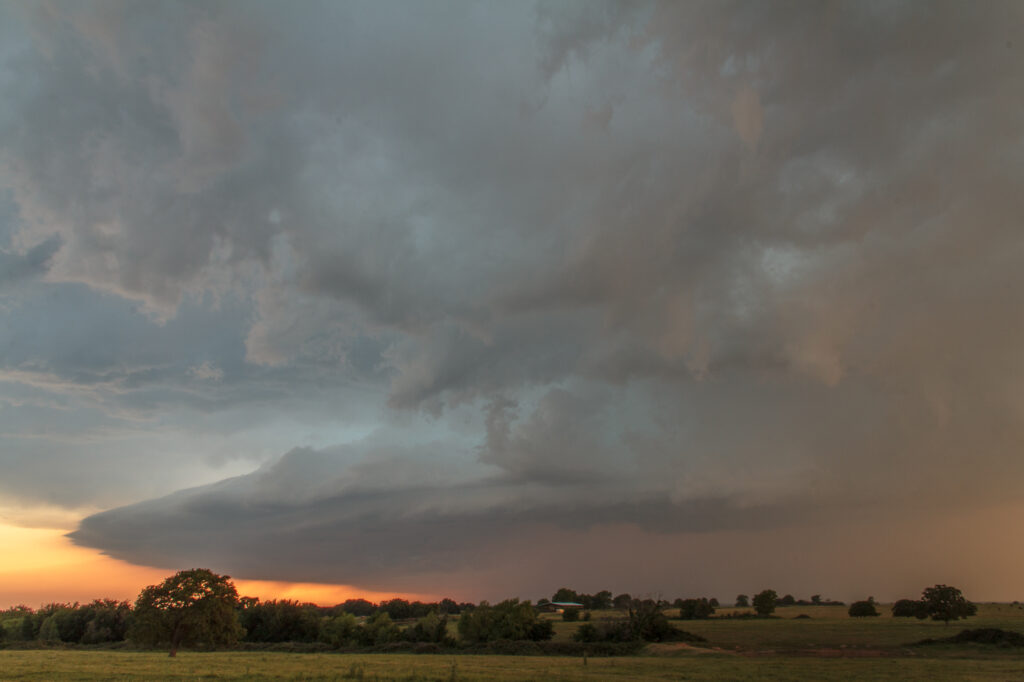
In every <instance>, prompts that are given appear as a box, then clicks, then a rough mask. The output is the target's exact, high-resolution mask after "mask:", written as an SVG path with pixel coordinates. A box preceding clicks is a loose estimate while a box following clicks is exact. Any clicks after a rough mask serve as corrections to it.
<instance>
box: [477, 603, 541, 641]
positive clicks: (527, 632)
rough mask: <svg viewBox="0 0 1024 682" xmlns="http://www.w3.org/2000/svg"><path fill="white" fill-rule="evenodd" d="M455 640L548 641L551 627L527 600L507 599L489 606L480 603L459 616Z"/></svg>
mask: <svg viewBox="0 0 1024 682" xmlns="http://www.w3.org/2000/svg"><path fill="white" fill-rule="evenodd" d="M458 630H459V638H460V639H462V640H463V641H465V642H493V641H495V640H499V639H508V640H533V641H541V640H547V639H551V637H552V636H553V635H554V632H555V630H554V625H552V623H551V621H549V620H542V619H540V618H538V617H537V613H536V612H535V611H534V610H533V606H532V605H531V604H530V602H528V601H524V602H521V601H519V600H518V599H507V600H505V601H503V602H501V603H500V604H496V605H494V606H491V605H489V604H487V602H483V603H481V604H480V606H478V607H476V608H475V609H473V610H471V611H463V612H462V615H461V616H459V625H458Z"/></svg>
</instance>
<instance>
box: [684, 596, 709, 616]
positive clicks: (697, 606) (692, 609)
mask: <svg viewBox="0 0 1024 682" xmlns="http://www.w3.org/2000/svg"><path fill="white" fill-rule="evenodd" d="M714 612H715V607H714V606H712V604H711V602H709V601H708V600H707V599H683V600H682V602H681V603H680V605H679V617H680V618H681V619H683V620H702V619H704V618H710V617H711V616H712V614H714Z"/></svg>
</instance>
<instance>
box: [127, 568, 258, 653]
mask: <svg viewBox="0 0 1024 682" xmlns="http://www.w3.org/2000/svg"><path fill="white" fill-rule="evenodd" d="M237 606H238V591H237V590H236V589H235V585H234V583H232V582H231V579H230V576H226V575H217V574H216V573H213V572H212V571H210V570H207V569H205V568H193V569H191V570H188V571H179V572H178V573H175V574H174V575H172V576H171V577H170V578H168V579H167V580H165V581H163V582H162V583H160V584H159V585H150V586H149V587H147V588H146V589H144V590H143V591H142V593H141V594H140V595H139V598H138V600H137V601H136V602H135V610H134V613H133V617H132V625H131V630H130V631H129V633H128V636H129V638H130V639H132V640H133V641H136V642H139V643H141V644H149V645H154V646H155V645H159V644H170V647H171V656H174V655H175V654H176V653H177V652H178V647H180V646H194V645H204V646H211V645H213V646H216V645H227V644H234V643H235V642H237V641H238V639H239V637H241V636H242V634H243V630H242V627H241V626H240V625H239V624H238V614H237V612H236V607H237Z"/></svg>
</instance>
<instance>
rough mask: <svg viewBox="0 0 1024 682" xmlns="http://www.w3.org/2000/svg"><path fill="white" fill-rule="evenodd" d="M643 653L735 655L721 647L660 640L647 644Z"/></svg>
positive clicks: (661, 654) (655, 654)
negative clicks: (659, 641)
mask: <svg viewBox="0 0 1024 682" xmlns="http://www.w3.org/2000/svg"><path fill="white" fill-rule="evenodd" d="M644 653H646V654H649V655H651V656H673V655H676V654H684V653H685V654H730V655H736V652H735V651H729V650H727V649H722V648H721V647H717V646H716V647H706V646H694V645H692V644H687V643H686V642H661V643H658V644H648V645H647V647H646V648H645V649H644Z"/></svg>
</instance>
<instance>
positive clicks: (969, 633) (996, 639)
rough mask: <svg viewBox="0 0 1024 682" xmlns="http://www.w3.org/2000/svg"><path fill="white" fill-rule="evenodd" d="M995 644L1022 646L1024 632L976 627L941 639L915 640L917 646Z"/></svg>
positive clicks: (1023, 645)
mask: <svg viewBox="0 0 1024 682" xmlns="http://www.w3.org/2000/svg"><path fill="white" fill-rule="evenodd" d="M967 643H973V644H995V645H996V646H1003V647H1024V634H1021V633H1019V632H1014V631H1013V630H1000V629H999V628H978V629H977V630H961V631H960V632H959V633H958V634H956V635H954V636H952V637H943V638H942V639H923V640H921V641H920V642H916V645H917V646H921V645H927V644H967Z"/></svg>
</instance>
